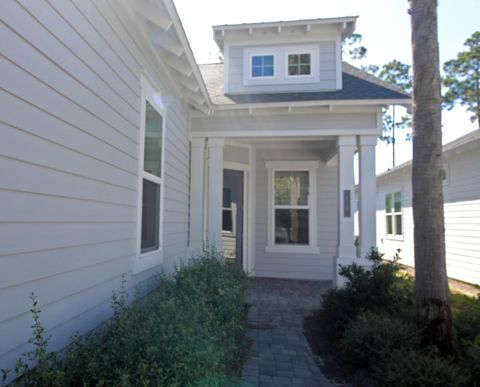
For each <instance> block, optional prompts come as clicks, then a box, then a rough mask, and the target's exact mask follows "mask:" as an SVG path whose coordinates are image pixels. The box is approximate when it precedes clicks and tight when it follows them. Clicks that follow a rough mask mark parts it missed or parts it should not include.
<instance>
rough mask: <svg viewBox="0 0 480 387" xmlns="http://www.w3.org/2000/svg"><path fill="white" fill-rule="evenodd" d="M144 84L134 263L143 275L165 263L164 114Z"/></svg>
mask: <svg viewBox="0 0 480 387" xmlns="http://www.w3.org/2000/svg"><path fill="white" fill-rule="evenodd" d="M141 83H142V105H141V109H142V112H141V118H142V119H141V125H140V146H139V149H140V152H139V164H140V167H139V185H138V192H139V196H138V208H139V213H138V229H137V230H138V231H137V232H138V237H137V248H138V256H137V259H136V260H135V265H134V272H140V271H143V270H146V269H149V268H151V267H153V266H156V265H159V264H161V263H162V238H161V235H162V211H163V204H162V197H163V189H164V186H163V164H164V161H163V158H164V153H165V151H164V146H165V112H164V111H163V106H160V102H159V101H160V100H161V98H160V93H158V92H157V91H156V89H155V88H154V87H153V86H152V84H151V83H150V82H149V81H148V80H147V78H146V77H144V76H142V77H141Z"/></svg>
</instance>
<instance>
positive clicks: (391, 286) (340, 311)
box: [323, 250, 413, 339]
mask: <svg viewBox="0 0 480 387" xmlns="http://www.w3.org/2000/svg"><path fill="white" fill-rule="evenodd" d="M367 259H368V260H369V261H370V262H371V265H372V266H371V269H366V268H364V267H362V266H360V265H357V264H356V263H353V264H352V265H349V266H341V267H340V271H339V273H340V275H341V276H343V277H344V278H345V279H346V280H347V282H346V284H345V286H344V287H343V288H339V289H332V290H330V291H329V292H328V293H327V294H326V295H325V296H324V300H323V310H324V311H325V313H324V315H325V321H324V322H325V324H326V328H327V330H328V331H329V333H330V335H331V337H333V338H336V339H338V338H340V337H341V336H342V335H343V332H344V329H345V326H346V324H347V323H348V321H349V320H351V319H352V318H354V317H355V316H357V315H358V314H359V313H360V312H366V311H383V312H385V313H398V311H399V310H400V311H404V310H406V309H408V308H411V307H412V306H413V286H412V281H411V279H410V278H409V277H407V276H404V275H401V274H400V267H399V265H398V263H397V262H398V259H399V256H398V254H397V255H396V257H395V259H394V260H393V261H389V262H382V255H381V254H379V253H378V252H376V251H374V250H372V252H371V253H370V255H369V256H368V257H367Z"/></svg>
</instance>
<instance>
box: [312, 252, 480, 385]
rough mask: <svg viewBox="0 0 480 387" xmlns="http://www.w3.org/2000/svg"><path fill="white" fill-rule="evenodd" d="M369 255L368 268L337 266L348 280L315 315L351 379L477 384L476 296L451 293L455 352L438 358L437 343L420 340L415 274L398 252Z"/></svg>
mask: <svg viewBox="0 0 480 387" xmlns="http://www.w3.org/2000/svg"><path fill="white" fill-rule="evenodd" d="M368 259H369V260H370V262H371V268H369V269H367V268H364V267H361V266H359V265H356V264H352V265H349V266H344V267H341V268H340V274H341V275H342V276H343V277H344V278H345V279H346V285H345V287H344V288H340V289H333V290H331V291H330V292H329V293H327V294H326V295H325V296H324V302H323V311H322V312H321V314H320V317H321V318H320V319H319V321H320V324H321V327H322V329H323V330H324V331H326V332H327V334H328V337H329V338H331V340H332V348H333V350H334V352H335V353H336V357H337V359H338V361H339V362H340V363H341V364H342V365H343V367H344V369H345V370H346V371H347V372H348V373H349V374H350V375H351V376H352V380H354V381H355V383H356V384H357V385H367V384H368V385H372V384H373V385H379V386H408V387H410V386H412V387H413V386H419V387H420V386H422V387H428V386H455V387H457V386H474V385H480V298H478V297H477V298H474V297H468V296H465V295H461V294H452V310H453V316H454V324H455V328H456V335H457V342H458V348H457V356H456V357H454V358H446V357H442V356H440V354H439V351H438V350H437V349H436V348H435V347H428V348H425V347H422V345H421V339H420V338H421V335H420V333H421V332H419V331H418V328H417V325H416V321H415V312H414V279H413V278H412V277H411V276H409V275H407V274H406V273H403V272H402V271H401V268H400V265H398V259H399V256H398V254H397V256H396V257H395V258H394V260H393V261H387V262H384V261H383V260H382V256H381V255H380V254H378V253H377V252H375V251H372V253H371V254H370V255H369V257H368ZM359 375H362V376H361V377H358V376H359ZM365 375H366V376H365Z"/></svg>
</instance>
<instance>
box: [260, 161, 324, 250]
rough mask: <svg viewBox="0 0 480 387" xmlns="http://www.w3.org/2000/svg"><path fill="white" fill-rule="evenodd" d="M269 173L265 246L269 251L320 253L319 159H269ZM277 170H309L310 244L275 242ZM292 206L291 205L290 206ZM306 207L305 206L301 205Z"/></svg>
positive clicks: (267, 165) (267, 164) (267, 163)
mask: <svg viewBox="0 0 480 387" xmlns="http://www.w3.org/2000/svg"><path fill="white" fill-rule="evenodd" d="M265 165H266V167H267V173H268V222H267V231H268V241H267V246H266V247H265V252H267V253H297V254H318V253H319V252H320V250H319V248H318V237H317V206H316V202H317V169H318V167H319V166H320V162H319V161H267V162H266V163H265ZM277 171H307V172H308V192H309V194H308V207H307V208H308V210H309V215H308V229H309V235H308V242H309V244H308V245H277V244H275V210H274V208H275V203H274V193H273V189H274V182H273V180H274V176H275V172H277ZM289 207H291V206H289ZM301 207H302V208H304V206H301Z"/></svg>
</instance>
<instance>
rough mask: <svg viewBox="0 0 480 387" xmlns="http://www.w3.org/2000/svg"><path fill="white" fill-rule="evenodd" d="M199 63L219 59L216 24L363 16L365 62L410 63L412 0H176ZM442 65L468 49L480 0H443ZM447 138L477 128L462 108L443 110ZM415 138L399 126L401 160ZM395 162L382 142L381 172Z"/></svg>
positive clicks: (379, 148)
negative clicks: (214, 36)
mask: <svg viewBox="0 0 480 387" xmlns="http://www.w3.org/2000/svg"><path fill="white" fill-rule="evenodd" d="M174 3H175V6H176V7H177V11H178V13H179V15H180V19H181V20H182V23H183V27H184V29H185V32H186V34H187V37H188V40H189V42H190V45H191V47H192V50H193V53H194V55H195V58H196V60H197V62H198V63H213V62H218V58H219V49H218V47H217V45H216V44H215V42H214V40H213V32H212V28H211V27H212V26H213V25H219V24H237V23H252V22H267V21H278V20H296V19H314V18H323V17H338V16H359V18H358V20H357V28H356V32H357V33H359V34H361V35H362V45H364V46H365V47H366V48H367V50H368V51H367V56H366V58H365V59H364V60H363V61H362V62H356V63H355V62H353V63H352V64H354V65H356V66H359V65H361V64H363V65H366V64H376V65H380V66H381V65H382V64H384V63H388V62H389V61H391V60H392V59H398V60H400V61H402V62H404V63H409V64H410V63H411V45H410V17H409V15H408V12H407V11H408V7H409V6H408V1H407V0H295V1H285V0H174ZM438 3H439V6H438V30H439V44H440V64H442V63H444V62H445V61H447V60H449V59H453V58H455V57H456V55H457V53H458V52H460V51H463V50H464V49H465V47H464V46H463V43H464V42H465V40H466V39H467V38H468V37H469V36H470V35H471V34H472V33H473V32H474V31H477V30H480V18H479V15H480V0H439V2H438ZM442 124H443V142H444V144H445V143H448V142H450V141H452V140H454V139H456V138H458V137H460V136H462V135H464V134H466V133H468V132H470V131H472V130H474V129H475V128H476V126H475V125H474V124H472V123H471V122H470V119H469V115H468V114H467V113H466V112H465V110H464V109H463V108H461V107H458V108H455V109H453V110H452V111H450V112H448V111H446V112H443V114H442ZM411 147H412V143H411V142H409V141H405V140H404V134H403V133H402V132H401V131H400V133H399V136H398V138H397V145H396V155H397V156H396V165H398V164H400V163H402V162H405V161H407V160H409V159H411V157H412V152H411ZM391 167H392V148H391V145H387V144H385V143H381V142H379V145H378V146H377V173H380V172H383V171H385V170H386V169H388V168H391Z"/></svg>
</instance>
